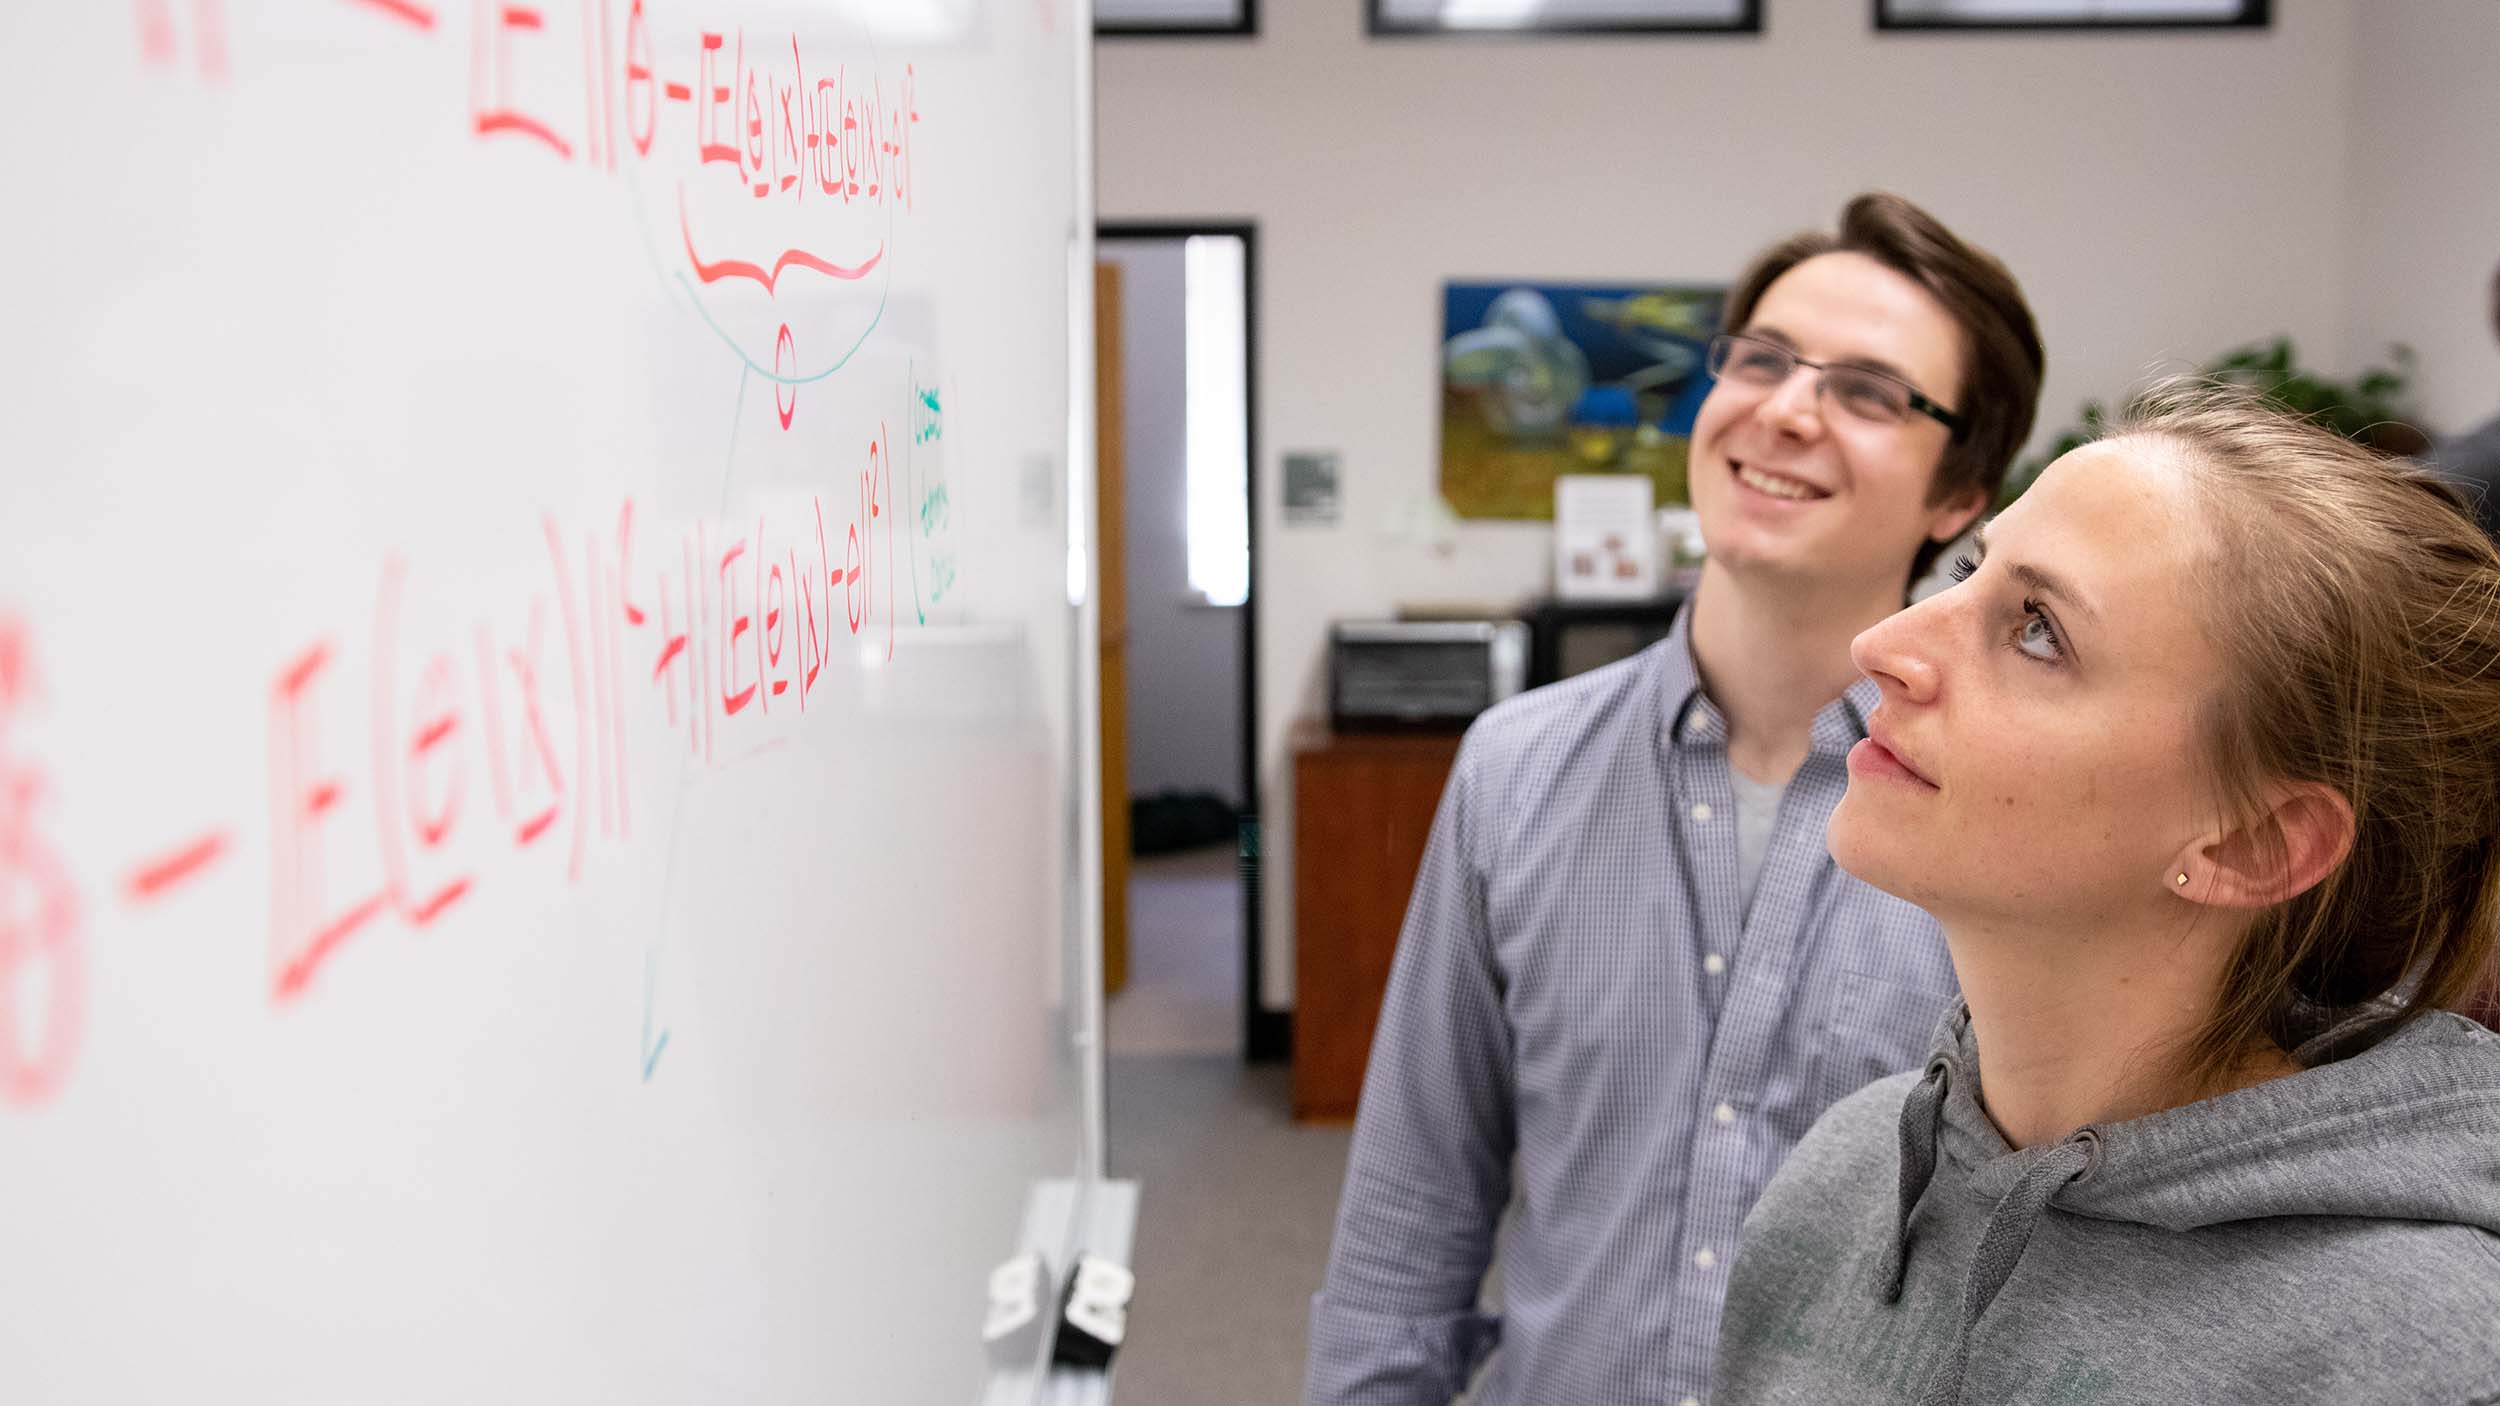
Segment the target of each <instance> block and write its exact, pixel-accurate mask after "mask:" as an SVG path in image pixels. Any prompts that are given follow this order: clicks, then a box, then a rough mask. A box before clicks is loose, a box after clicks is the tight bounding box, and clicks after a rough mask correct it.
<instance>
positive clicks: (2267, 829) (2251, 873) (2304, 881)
mask: <svg viewBox="0 0 2500 1406" xmlns="http://www.w3.org/2000/svg"><path fill="white" fill-rule="evenodd" d="M2352 839H2353V818H2352V803H2351V802H2349V801H2347V800H2345V799H2344V797H2343V795H2342V794H2341V793H2340V792H2338V791H2336V790H2335V789H2334V788H2333V787H2331V786H2323V785H2319V784H2317V783H2315V782H2307V783H2301V784H2296V785H2284V786H2281V787H2279V788H2277V789H2276V790H2275V791H2274V792H2273V794H2272V795H2271V796H2270V797H2269V798H2268V800H2267V804H2266V806H2265V808H2264V809H2263V810H2262V811H2260V812H2259V813H2258V814H2257V816H2256V818H2254V819H2253V820H2250V821H2249V822H2248V823H2246V824H2244V825H2240V826H2238V827H2237V828H2235V829H2233V830H2231V831H2229V832H2228V833H2226V834H2223V835H2222V836H2220V837H2219V838H2213V839H2208V840H2207V841H2205V842H2204V843H2201V844H2198V845H2196V846H2193V847H2191V848H2190V849H2189V850H2188V851H2187V852H2186V853H2185V854H2183V855H2182V856H2181V857H2180V861H2179V864H2178V866H2177V868H2176V869H2175V870H2174V871H2173V873H2172V875H2171V879H2172V890H2173V892H2175V893H2177V894H2178V895H2179V896H2180V897H2182V898H2185V899H2188V900H2190V901H2192V902H2196V903H2207V904H2212V905H2213V906H2215V907H2218V908H2271V907H2273V906H2274V905H2275V904H2278V903H2281V902H2284V901H2285V900H2287V899H2292V898H2297V897H2299V896H2300V895H2302V894H2304V893H2307V892H2308V891H2309V890H2310V889H2312V888H2315V887H2316V886H2317V884H2318V882H2319V881H2320V880H2322V879H2324V878H2325V877H2326V876H2327V875H2329V874H2331V873H2333V872H2335V866H2336V865H2338V864H2341V863H2343V862H2344V856H2345V855H2347V854H2350V853H2351V852H2352ZM2181 876H2185V879H2186V882H2184V883H2181V882H2179V879H2180V877H2181Z"/></svg>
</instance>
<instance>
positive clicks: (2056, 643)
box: [2014, 601, 2066, 664]
mask: <svg viewBox="0 0 2500 1406" xmlns="http://www.w3.org/2000/svg"><path fill="white" fill-rule="evenodd" d="M2014 647H2015V648H2016V649H2019V650H2021V651H2022V652H2023V653H2025V654H2028V655H2030V656H2031V657H2032V658H2034V659H2037V660H2039V661H2040V662H2042V663H2044V664H2055V663H2058V662H2060V661H2062V660H2064V659H2065V657H2066V646H2065V643H2064V642H2063V641H2061V640H2059V639H2058V637H2057V627H2056V626H2055V625H2052V624H2050V623H2049V617H2048V616H2046V615H2044V614H2042V613H2041V610H2040V607H2039V606H2037V605H2034V604H2032V603H2031V602H2029V601H2025V602H2023V627H2022V629H2021V630H2019V631H2017V632H2016V633H2015V635H2014Z"/></svg>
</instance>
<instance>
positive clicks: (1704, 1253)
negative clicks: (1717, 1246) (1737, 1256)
mask: <svg viewBox="0 0 2500 1406" xmlns="http://www.w3.org/2000/svg"><path fill="white" fill-rule="evenodd" d="M1718 1262H1719V1257H1718V1256H1717V1255H1716V1254H1714V1253H1712V1252H1711V1251H1709V1250H1695V1251H1693V1265H1694V1267H1695V1268H1697V1269H1708V1268H1710V1267H1711V1266H1712V1265H1715V1264H1717V1263H1718Z"/></svg>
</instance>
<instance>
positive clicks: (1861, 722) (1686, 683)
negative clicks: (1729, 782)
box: [1658, 600, 1883, 757]
mask: <svg viewBox="0 0 2500 1406" xmlns="http://www.w3.org/2000/svg"><path fill="white" fill-rule="evenodd" d="M1881 701H1883V690H1882V688H1880V687H1879V686H1878V685H1877V684H1876V682H1875V681H1874V680H1873V679H1870V678H1866V677H1863V676H1861V677H1860V678H1859V679H1858V681H1857V682H1856V683H1853V684H1851V685H1849V687H1848V688H1847V689H1846V690H1845V691H1843V692H1842V693H1841V695H1840V696H1839V697H1838V698H1835V699H1833V700H1832V701H1831V702H1829V703H1827V704H1825V705H1823V708H1822V711H1820V712H1818V713H1816V714H1815V715H1814V729H1813V732H1812V734H1811V735H1810V737H1809V738H1808V741H1807V744H1806V750H1807V752H1808V753H1809V754H1810V755H1815V756H1832V757H1841V756H1846V755H1848V752H1849V749H1850V748H1852V747H1855V746H1856V745H1858V740H1859V739H1860V738H1863V737H1864V736H1866V715H1867V714H1869V713H1872V712H1874V711H1875V705H1876V704H1877V703H1879V702H1881ZM1658 702H1659V709H1658V715H1659V716H1660V717H1661V718H1663V719H1665V720H1666V726H1665V728H1664V729H1663V731H1664V737H1663V738H1662V740H1663V741H1665V742H1668V743H1670V744H1672V745H1674V746H1677V747H1717V748H1725V747H1726V746H1727V715H1726V714H1724V713H1722V712H1720V711H1719V705H1718V704H1717V703H1714V702H1712V701H1711V698H1710V694H1709V693H1708V692H1707V691H1706V690H1704V689H1703V688H1702V686H1701V664H1700V661H1698V660H1696V659H1694V658H1693V608H1692V602H1691V601H1690V600H1687V601H1686V602H1685V604H1684V606H1683V608H1682V609H1680V610H1678V611H1676V613H1675V623H1674V624H1673V625H1672V626H1670V627H1669V628H1668V630H1667V637H1666V639H1665V640H1664V641H1662V642H1661V643H1660V646H1659V649H1658Z"/></svg>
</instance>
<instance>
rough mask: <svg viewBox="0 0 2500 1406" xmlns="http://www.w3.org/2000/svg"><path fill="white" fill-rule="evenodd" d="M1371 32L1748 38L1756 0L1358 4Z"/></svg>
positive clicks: (1757, 12) (1756, 20) (1396, 0)
mask: <svg viewBox="0 0 2500 1406" xmlns="http://www.w3.org/2000/svg"><path fill="white" fill-rule="evenodd" d="M1364 3H1365V5H1366V6H1367V7H1368V12H1369V17H1370V29H1371V32H1372V33H1373V34H1518V33H1538V34H1656V33H1717V34H1751V33H1756V32H1759V31H1760V30H1761V28H1762V0H1364Z"/></svg>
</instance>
